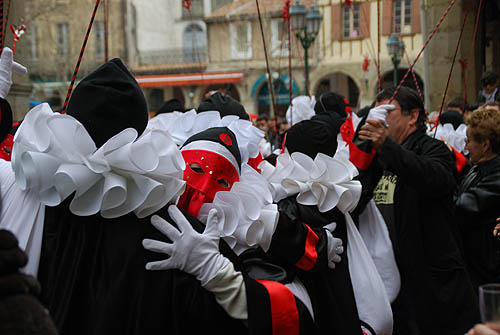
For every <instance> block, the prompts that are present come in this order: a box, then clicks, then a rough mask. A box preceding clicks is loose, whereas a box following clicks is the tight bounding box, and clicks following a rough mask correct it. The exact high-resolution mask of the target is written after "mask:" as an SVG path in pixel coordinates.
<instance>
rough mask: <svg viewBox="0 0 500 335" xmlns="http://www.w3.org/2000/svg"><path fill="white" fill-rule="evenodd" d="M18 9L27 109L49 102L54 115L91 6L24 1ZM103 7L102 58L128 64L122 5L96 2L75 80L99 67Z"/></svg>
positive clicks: (116, 0) (80, 0) (81, 0)
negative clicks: (27, 87) (27, 83)
mask: <svg viewBox="0 0 500 335" xmlns="http://www.w3.org/2000/svg"><path fill="white" fill-rule="evenodd" d="M21 3H24V12H23V14H22V17H21V21H22V22H23V23H24V24H25V25H26V27H27V31H26V35H25V36H23V38H22V40H21V41H20V42H19V43H18V46H17V49H16V54H17V52H18V51H19V52H22V54H23V56H24V58H23V59H24V64H25V65H26V66H27V67H28V71H29V79H30V81H31V83H32V85H33V90H32V92H31V95H30V98H31V100H32V104H34V103H38V102H49V103H51V104H52V106H53V108H54V109H57V108H59V107H61V106H62V104H63V103H64V99H65V97H66V92H67V89H68V86H69V83H70V80H71V77H72V74H73V71H74V69H75V65H76V62H77V60H78V56H79V54H80V49H81V47H82V44H83V40H84V37H85V34H86V32H87V28H88V24H89V22H90V18H91V14H92V11H93V9H94V6H95V1H93V0H30V1H16V2H13V7H14V8H15V7H17V6H20V4H21ZM106 6H107V7H108V8H107V10H108V13H109V14H108V20H107V29H108V32H109V33H108V57H109V59H111V58H114V57H120V58H121V59H123V60H124V62H125V63H127V62H128V58H129V55H128V54H127V45H128V44H129V42H128V40H127V39H128V36H127V34H126V29H125V27H126V23H125V22H126V21H127V18H126V16H127V2H126V1H122V0H104V1H101V3H100V6H99V8H98V11H97V13H96V17H95V21H94V24H93V27H92V31H91V34H90V36H89V39H88V42H87V46H86V50H85V54H84V56H83V59H82V62H81V65H80V69H79V71H78V77H77V79H80V78H83V77H84V76H86V75H87V74H89V73H90V72H92V71H93V70H94V69H95V68H96V67H98V66H99V65H100V64H102V63H103V62H104V61H105V29H106V27H105V20H104V12H105V7H106Z"/></svg>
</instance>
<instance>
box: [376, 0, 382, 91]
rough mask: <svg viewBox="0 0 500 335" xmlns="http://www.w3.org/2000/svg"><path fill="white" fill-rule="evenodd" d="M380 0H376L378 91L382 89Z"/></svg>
mask: <svg viewBox="0 0 500 335" xmlns="http://www.w3.org/2000/svg"><path fill="white" fill-rule="evenodd" d="M380 40H381V34H380V0H377V62H376V64H377V86H378V92H380V91H382V79H381V78H380V44H381V41H380Z"/></svg>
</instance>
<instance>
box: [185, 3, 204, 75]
mask: <svg viewBox="0 0 500 335" xmlns="http://www.w3.org/2000/svg"><path fill="white" fill-rule="evenodd" d="M182 7H184V8H185V9H186V10H187V11H188V13H189V21H190V22H191V29H192V30H191V32H192V34H193V43H192V49H193V54H194V55H195V57H196V61H197V62H198V65H199V67H200V77H201V82H202V83H203V79H204V78H203V63H202V62H201V55H200V50H199V49H198V48H197V47H196V46H197V44H198V43H197V41H196V33H195V30H194V27H195V24H194V19H193V12H192V11H191V0H182Z"/></svg>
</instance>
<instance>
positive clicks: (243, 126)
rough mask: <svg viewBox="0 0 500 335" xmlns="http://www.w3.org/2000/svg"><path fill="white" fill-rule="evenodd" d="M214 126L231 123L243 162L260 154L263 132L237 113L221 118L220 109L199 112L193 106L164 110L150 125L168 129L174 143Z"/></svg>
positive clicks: (152, 127)
mask: <svg viewBox="0 0 500 335" xmlns="http://www.w3.org/2000/svg"><path fill="white" fill-rule="evenodd" d="M214 127H228V128H229V129H230V130H231V131H232V132H233V133H234V135H235V136H236V141H238V148H239V150H240V154H241V162H242V163H246V162H248V159H249V158H255V157H257V155H258V154H259V143H260V140H261V139H262V138H264V132H263V131H261V130H260V129H259V128H257V127H254V126H253V124H252V122H250V121H247V120H242V119H240V118H238V116H236V115H228V116H224V117H223V118H221V117H220V114H219V112H217V111H209V112H203V113H196V111H195V110H194V109H192V110H190V111H189V112H186V113H181V112H173V113H163V114H160V115H158V116H155V117H154V118H152V119H151V120H150V121H149V123H148V127H147V128H148V129H161V130H166V131H167V132H168V133H169V134H170V136H172V139H173V141H174V142H175V144H177V145H178V146H181V145H183V144H184V142H186V140H187V139H188V138H190V137H191V136H193V135H195V134H198V133H200V132H202V131H204V130H207V129H209V128H214Z"/></svg>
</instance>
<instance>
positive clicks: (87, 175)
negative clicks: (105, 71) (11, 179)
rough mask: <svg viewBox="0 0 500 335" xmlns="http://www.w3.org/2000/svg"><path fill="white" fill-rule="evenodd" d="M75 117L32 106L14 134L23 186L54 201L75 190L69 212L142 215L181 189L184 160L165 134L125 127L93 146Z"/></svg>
mask: <svg viewBox="0 0 500 335" xmlns="http://www.w3.org/2000/svg"><path fill="white" fill-rule="evenodd" d="M96 149H97V148H96V146H95V143H94V141H93V140H92V138H91V137H90V135H89V134H88V132H87V131H86V129H85V128H84V127H83V125H82V124H81V123H80V122H78V121H77V120H76V119H75V118H73V117H71V116H69V115H63V114H59V113H53V112H52V110H51V109H50V107H49V105H48V104H41V105H38V106H36V107H35V108H33V109H32V110H31V111H30V112H28V114H27V115H26V118H25V119H24V121H23V123H22V124H21V126H20V127H19V129H18V131H17V133H16V136H15V138H14V146H13V152H12V167H13V170H14V173H15V175H16V182H17V183H18V184H19V185H20V187H21V188H22V189H24V190H26V189H34V190H35V191H36V192H37V193H38V195H39V197H40V200H41V201H42V203H44V204H45V205H48V206H57V205H58V204H60V203H61V202H62V201H64V200H65V199H66V198H68V197H69V196H70V195H71V194H73V193H74V197H73V200H72V201H71V204H70V211H71V212H72V213H73V214H75V215H79V216H89V215H93V214H96V213H98V212H100V213H101V215H102V216H103V217H104V218H116V217H120V216H123V215H125V214H127V213H130V212H134V213H135V214H136V215H137V216H138V217H140V218H142V217H146V216H148V215H150V214H153V213H154V212H156V211H157V210H159V209H161V208H162V207H163V206H165V205H166V204H167V203H168V202H173V201H175V200H176V199H177V197H178V196H179V195H180V194H182V192H183V191H184V188H185V182H184V181H183V180H182V174H183V170H184V167H185V165H184V160H183V159H182V155H181V153H180V152H179V150H178V148H177V146H176V145H175V143H174V142H173V141H172V139H171V138H170V136H169V134H168V133H166V132H164V131H161V130H147V131H145V132H144V134H142V135H141V136H140V137H137V131H136V130H135V129H133V128H128V129H125V130H123V131H122V132H120V133H119V134H117V135H115V136H114V137H112V138H110V139H109V140H108V141H107V142H106V143H105V144H104V145H103V146H101V147H100V148H99V149H97V150H96Z"/></svg>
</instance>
